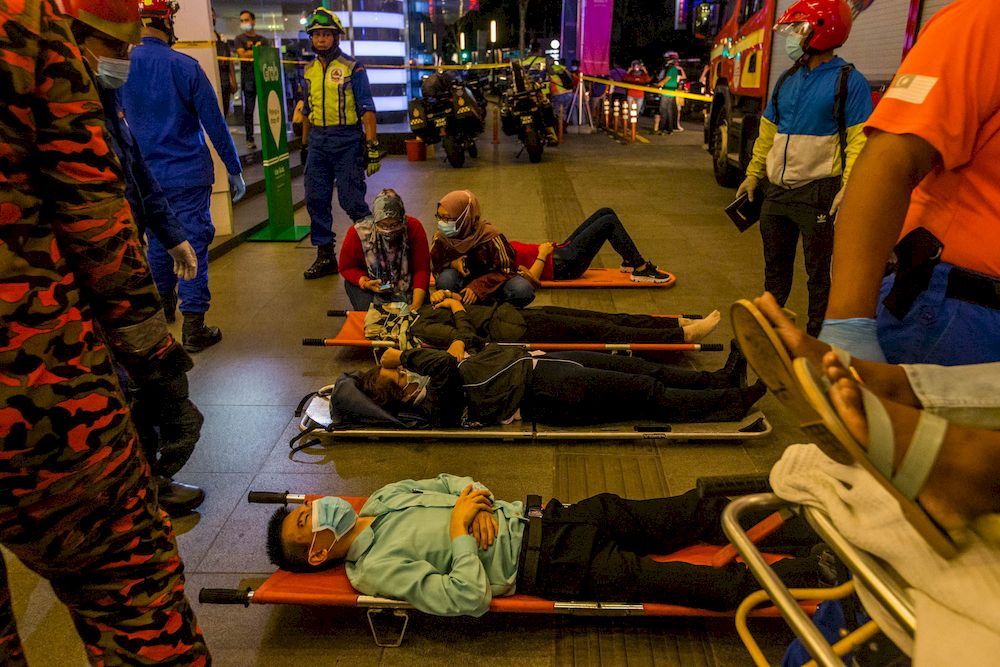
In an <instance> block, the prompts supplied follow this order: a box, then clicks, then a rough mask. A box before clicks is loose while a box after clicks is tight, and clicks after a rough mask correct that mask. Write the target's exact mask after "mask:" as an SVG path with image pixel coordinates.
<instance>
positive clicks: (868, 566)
mask: <svg viewBox="0 0 1000 667" xmlns="http://www.w3.org/2000/svg"><path fill="white" fill-rule="evenodd" d="M768 509H770V510H779V511H787V510H789V509H793V510H794V511H797V512H800V513H801V514H802V515H803V516H804V517H805V519H806V521H808V522H809V525H810V526H812V528H813V530H815V531H816V533H817V534H818V535H819V536H820V538H821V539H822V540H823V541H824V542H826V543H827V545H829V546H830V548H831V549H833V551H834V552H835V553H836V554H837V557H838V558H840V560H841V562H842V563H843V564H844V565H845V566H846V567H847V568H848V569H849V570H850V571H851V573H852V575H853V577H854V579H853V580H852V581H849V582H847V583H846V584H843V585H841V586H838V587H837V588H835V589H827V592H828V593H827V594H826V595H822V596H820V595H807V597H810V598H814V599H815V598H819V597H823V598H825V599H840V598H842V597H846V595H849V594H851V593H853V592H854V581H858V582H860V583H861V584H862V585H863V586H864V587H865V589H866V590H867V591H868V592H869V593H871V595H872V597H874V599H875V600H876V601H877V602H878V604H879V605H880V606H881V607H882V608H883V609H884V610H885V611H886V612H887V613H888V614H889V615H890V616H891V617H892V619H893V620H894V621H895V622H896V623H897V624H898V625H899V627H900V628H902V629H903V631H904V632H906V633H907V634H908V635H909V636H910V637H913V636H914V635H915V634H916V627H917V624H916V616H915V614H914V605H913V600H912V598H911V597H910V596H909V594H908V593H907V592H906V589H905V587H904V585H903V584H902V582H900V581H899V580H898V578H896V577H895V576H894V575H893V574H891V573H890V572H888V571H887V570H886V569H885V568H884V567H882V566H881V565H880V564H879V563H878V562H877V561H876V560H875V559H874V558H872V557H871V556H870V555H868V554H866V553H864V552H862V551H859V550H858V549H856V548H855V547H854V546H853V545H851V544H850V543H849V542H848V541H847V540H845V539H844V538H843V536H841V535H840V533H839V532H838V531H837V529H836V528H835V527H834V525H833V523H832V522H831V521H830V519H829V517H828V516H827V515H826V514H825V513H824V512H822V511H821V510H819V509H816V508H814V507H804V506H799V505H795V504H793V503H789V502H787V501H785V500H782V499H781V498H779V497H778V496H776V495H774V494H772V493H760V494H755V495H750V496H744V497H742V498H737V499H736V500H733V501H732V502H731V503H730V504H729V505H728V506H727V507H726V509H725V511H724V512H723V515H722V527H723V530H724V531H725V533H726V536H727V537H729V539H730V540H731V541H732V544H733V547H734V548H735V549H736V551H738V552H739V554H740V556H741V557H742V558H743V561H744V562H745V563H746V565H747V567H748V568H749V569H750V571H751V572H752V573H753V575H754V576H755V577H756V578H757V581H759V582H760V584H761V586H762V588H763V589H764V590H763V591H759V592H758V593H755V594H754V595H751V596H750V597H749V598H747V599H746V600H745V601H744V603H743V604H742V605H741V606H740V610H743V607H744V606H746V607H748V608H749V607H752V606H753V604H756V603H759V602H760V601H763V600H768V601H770V602H772V603H773V604H774V605H776V606H777V608H778V610H779V611H780V612H781V615H782V617H783V618H784V619H785V621H786V622H787V623H788V625H789V627H791V629H792V630H793V631H794V632H795V634H796V635H797V636H798V637H799V639H801V640H802V643H803V644H804V645H805V647H806V650H808V651H809V654H810V655H812V657H813V659H814V661H813V662H811V663H807V667H809V666H811V665H820V666H821V667H842V665H843V664H844V661H843V659H842V658H841V656H843V655H846V654H847V653H849V652H851V651H852V650H854V649H855V648H856V647H858V646H860V645H861V644H863V643H864V642H866V641H868V640H869V639H870V638H871V637H872V636H874V635H875V633H876V632H878V630H879V628H878V626H877V625H876V623H875V621H869V622H867V623H865V624H864V625H862V626H861V627H859V628H857V629H856V630H854V631H853V632H852V633H850V634H849V635H847V636H845V637H844V638H842V639H841V640H840V641H838V642H837V643H836V644H834V645H832V646H831V645H830V643H829V642H827V640H826V639H825V638H824V637H823V635H822V634H821V633H820V631H819V629H818V628H817V627H816V626H815V625H814V624H813V622H812V621H811V620H810V618H809V616H807V615H806V614H805V613H804V612H803V610H802V609H801V607H800V606H799V603H798V602H797V601H796V599H797V598H798V599H801V596H800V594H799V593H800V592H799V591H795V590H789V589H788V588H787V587H785V585H784V584H783V583H782V582H781V580H780V579H778V577H777V575H775V573H774V571H773V570H772V569H771V567H770V563H769V562H768V560H767V558H766V557H765V555H764V554H762V553H761V552H760V551H759V550H758V549H757V547H756V546H755V545H754V543H753V542H754V541H753V538H752V536H751V535H750V534H749V531H744V530H743V528H742V527H741V526H740V523H739V519H740V516H741V515H743V514H745V513H746V512H747V511H748V510H768ZM808 592H812V593H815V592H816V591H808ZM808 592H807V593H808ZM744 618H745V614H744V615H742V616H741V615H740V614H737V631H738V632H739V634H740V638H741V639H742V640H743V643H744V644H745V645H746V647H747V650H748V651H749V652H750V655H751V656H752V657H753V660H754V662H755V664H756V665H757V667H768V665H769V663H768V662H767V660H766V659H765V658H764V656H763V654H762V653H761V651H760V649H759V648H758V647H757V643H756V641H755V640H754V639H753V637H752V636H751V635H750V632H749V630H748V629H747V627H746V624H745V623H744V622H741V619H744Z"/></svg>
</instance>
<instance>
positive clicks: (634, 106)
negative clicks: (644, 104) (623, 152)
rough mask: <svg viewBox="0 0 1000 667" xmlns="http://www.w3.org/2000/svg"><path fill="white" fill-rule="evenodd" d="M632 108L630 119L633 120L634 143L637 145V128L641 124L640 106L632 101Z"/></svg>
mask: <svg viewBox="0 0 1000 667" xmlns="http://www.w3.org/2000/svg"><path fill="white" fill-rule="evenodd" d="M631 106H632V108H631V109H629V118H630V119H631V120H632V143H633V144H634V143H635V126H636V125H637V124H638V122H639V104H638V103H637V102H636V101H635V100H632V105H631Z"/></svg>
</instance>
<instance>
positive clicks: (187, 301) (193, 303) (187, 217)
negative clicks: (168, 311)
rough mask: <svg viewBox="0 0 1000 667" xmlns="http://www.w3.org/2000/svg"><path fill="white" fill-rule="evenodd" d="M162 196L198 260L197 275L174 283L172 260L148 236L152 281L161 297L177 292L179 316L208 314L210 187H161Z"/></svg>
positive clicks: (211, 228) (211, 232) (212, 234)
mask: <svg viewBox="0 0 1000 667" xmlns="http://www.w3.org/2000/svg"><path fill="white" fill-rule="evenodd" d="M163 194H164V196H165V197H166V198H167V203H168V204H170V210H172V211H173V212H174V215H175V216H177V219H178V220H180V223H181V226H182V227H183V228H184V235H185V236H186V237H187V240H188V242H189V243H190V244H191V247H192V248H194V254H195V255H196V256H197V257H198V273H197V274H196V275H195V277H194V278H193V279H192V280H180V281H179V280H177V274H175V273H174V260H173V258H172V257H170V255H168V254H167V249H166V248H164V247H163V246H162V245H160V242H159V241H157V240H156V237H155V236H153V235H152V234H147V235H146V239H147V241H148V243H149V250H148V253H147V255H148V258H149V270H150V271H151V272H152V274H153V282H155V283H156V289H157V291H159V293H160V294H173V293H174V289H176V290H177V296H178V297H179V299H180V304H181V312H182V313H205V312H208V305H209V302H211V300H212V293H211V292H210V291H209V290H208V246H209V245H210V244H211V243H212V239H214V238H215V227H214V226H213V225H212V215H211V200H212V186H210V185H196V186H193V187H186V188H163Z"/></svg>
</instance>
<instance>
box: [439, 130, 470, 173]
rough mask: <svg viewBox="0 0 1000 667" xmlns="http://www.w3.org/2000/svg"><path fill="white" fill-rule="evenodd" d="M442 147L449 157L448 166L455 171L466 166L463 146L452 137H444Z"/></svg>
mask: <svg viewBox="0 0 1000 667" xmlns="http://www.w3.org/2000/svg"><path fill="white" fill-rule="evenodd" d="M441 145H442V146H443V147H444V152H445V154H446V155H447V156H448V164H450V165H451V166H453V167H454V168H455V169H460V168H461V167H462V165H464V164H465V151H464V150H462V146H461V145H460V144H459V143H458V142H457V141H455V138H454V137H451V136H446V137H444V138H443V139H442V140H441Z"/></svg>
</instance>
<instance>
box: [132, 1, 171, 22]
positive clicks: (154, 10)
mask: <svg viewBox="0 0 1000 667" xmlns="http://www.w3.org/2000/svg"><path fill="white" fill-rule="evenodd" d="M179 9H180V5H179V4H178V3H177V0H139V15H140V16H141V17H142V18H144V19H165V20H167V21H169V20H171V19H172V18H173V17H174V14H176V13H177V11H178V10H179Z"/></svg>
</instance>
